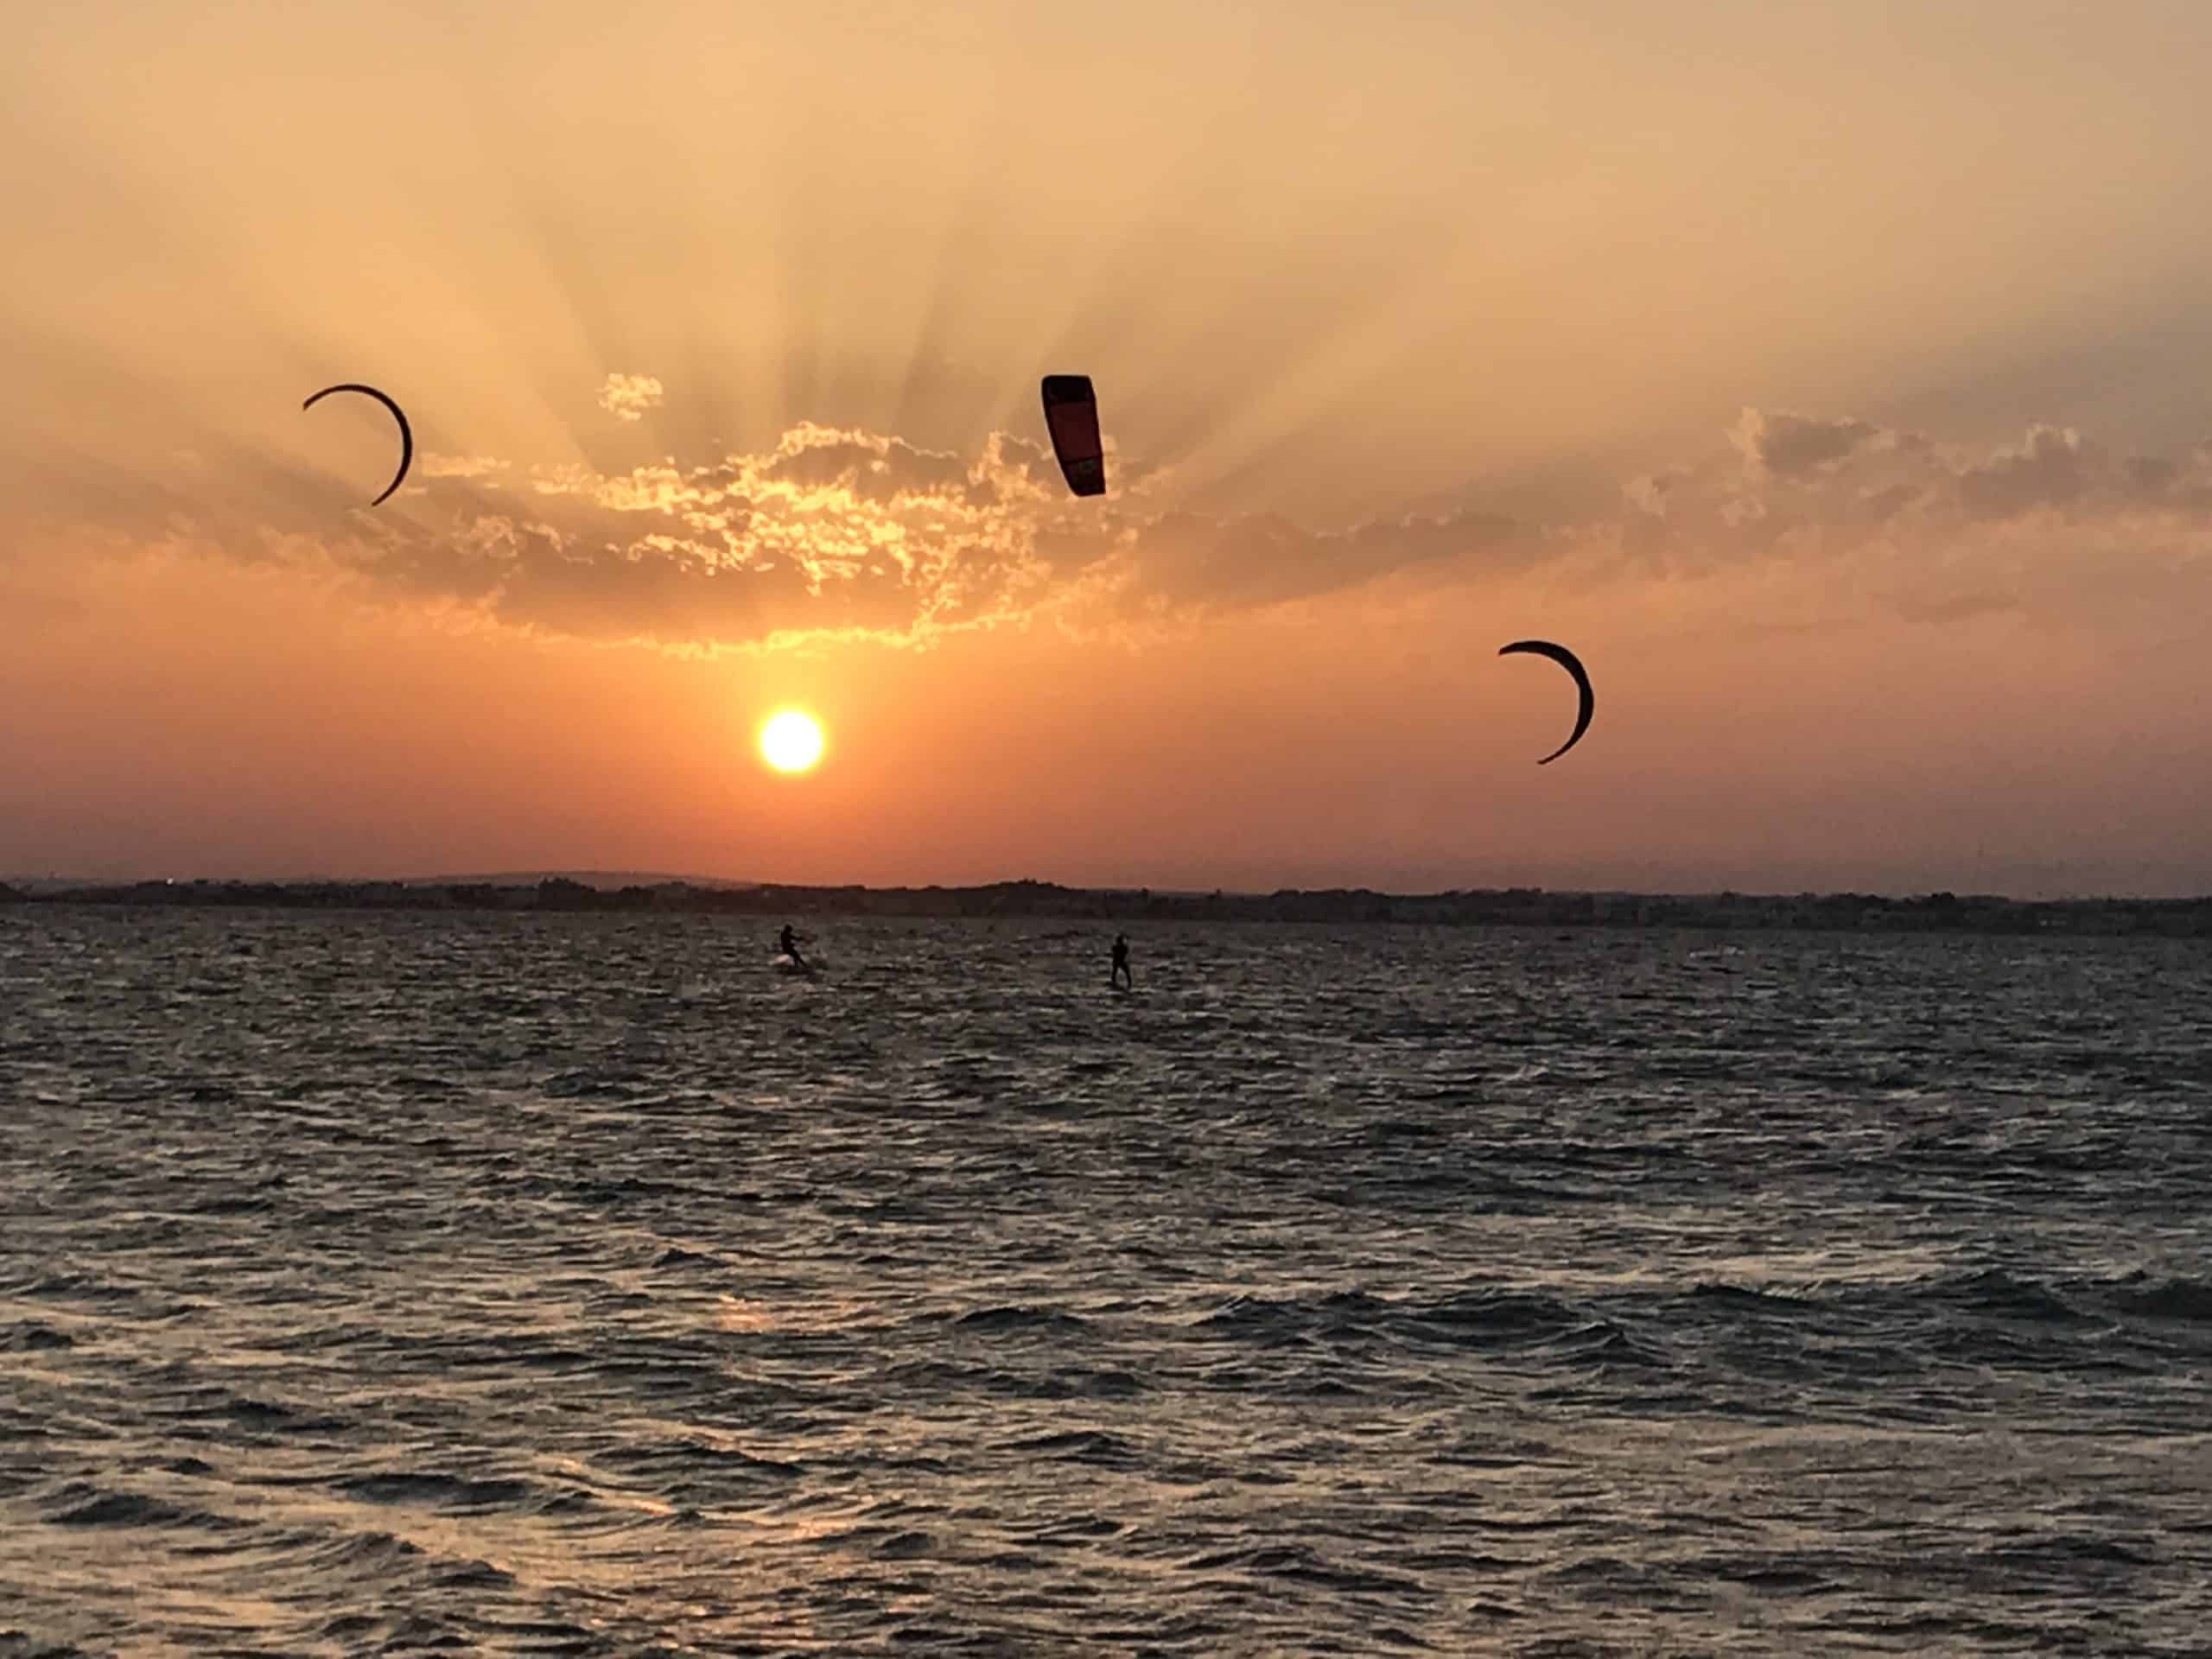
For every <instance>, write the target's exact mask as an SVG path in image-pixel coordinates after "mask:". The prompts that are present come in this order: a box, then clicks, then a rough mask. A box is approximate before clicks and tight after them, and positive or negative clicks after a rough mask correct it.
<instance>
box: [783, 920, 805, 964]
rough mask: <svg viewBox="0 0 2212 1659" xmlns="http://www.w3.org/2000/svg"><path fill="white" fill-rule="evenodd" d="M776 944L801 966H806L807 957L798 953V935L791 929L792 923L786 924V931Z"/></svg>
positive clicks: (793, 961)
mask: <svg viewBox="0 0 2212 1659" xmlns="http://www.w3.org/2000/svg"><path fill="white" fill-rule="evenodd" d="M776 944H777V946H778V948H779V949H780V950H782V951H783V953H784V954H785V956H787V957H790V958H791V961H792V963H795V964H796V965H797V966H798V967H801V968H804V967H805V966H806V958H805V957H802V956H801V955H799V953H798V934H796V933H794V932H792V931H791V924H790V923H789V922H785V924H784V931H783V932H782V933H781V934H780V935H779V937H778V938H777V940H776Z"/></svg>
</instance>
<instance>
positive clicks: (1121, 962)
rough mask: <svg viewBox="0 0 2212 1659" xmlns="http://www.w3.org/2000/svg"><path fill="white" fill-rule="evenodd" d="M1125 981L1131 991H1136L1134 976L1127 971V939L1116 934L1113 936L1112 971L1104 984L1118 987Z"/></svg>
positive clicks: (1122, 935)
mask: <svg viewBox="0 0 2212 1659" xmlns="http://www.w3.org/2000/svg"><path fill="white" fill-rule="evenodd" d="M1125 979H1126V980H1128V982H1129V988H1130V989H1131V990H1133V991H1134V990H1135V989H1136V988H1137V980H1136V976H1135V974H1133V973H1131V972H1130V971H1129V941H1128V937H1127V936H1126V935H1124V934H1120V933H1116V935H1115V936H1114V971H1113V974H1112V975H1111V976H1109V979H1108V980H1107V983H1108V984H1109V985H1115V986H1119V985H1120V984H1121V982H1122V981H1123V980H1125Z"/></svg>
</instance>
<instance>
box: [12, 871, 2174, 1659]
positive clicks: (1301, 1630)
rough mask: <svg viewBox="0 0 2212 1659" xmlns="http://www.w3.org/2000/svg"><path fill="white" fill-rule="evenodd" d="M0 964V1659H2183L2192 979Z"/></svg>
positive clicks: (260, 939)
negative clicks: (304, 1658) (1684, 1657)
mask: <svg viewBox="0 0 2212 1659" xmlns="http://www.w3.org/2000/svg"><path fill="white" fill-rule="evenodd" d="M811 926H812V927H813V930H814V931H815V932H816V934H817V937H818V938H819V940H820V942H821V943H820V947H819V948H820V950H822V952H823V955H824V957H826V958H827V960H828V964H829V966H828V971H827V972H826V974H825V975H824V976H823V977H822V978H820V979H818V980H816V981H812V982H809V981H804V980H799V979H792V978H785V977H782V976H777V975H774V974H772V973H771V972H769V971H768V968H767V956H768V950H769V948H770V947H769V944H768V941H767V937H766V932H767V930H764V929H763V928H761V927H760V925H757V924H753V923H750V922H741V921H725V920H720V919H713V918H536V917H493V916H480V917H467V916H462V917H454V916H434V915H423V916H397V917H390V916H365V915H362V916H354V915H332V916H315V915H300V914H292V913H286V914H252V913H234V914H194V913H192V912H68V911H59V910H56V911H46V910H22V909H19V910H16V911H14V912H0V1655H5V1656H19V1655H23V1654H42V1653H46V1652H49V1651H51V1652H54V1653H67V1652H73V1651H74V1652H85V1653H109V1652H115V1653H133V1654H136V1653H174V1654H187V1653H189V1654H195V1655H198V1654H213V1653H236V1654H243V1653H254V1654H261V1653H270V1654H274V1653H286V1654H297V1653H353V1652H385V1653H412V1652H432V1651H447V1652H470V1651H477V1652H486V1653H512V1654H522V1653H531V1654H578V1655H584V1654H678V1653H683V1654H691V1653H698V1654H738V1653H746V1654H752V1653H777V1652H797V1651H825V1652H836V1653H856V1652H870V1651H884V1652H890V1651H898V1652H902V1653H906V1652H936V1651H945V1652H969V1653H1010V1654H1027V1653H1047V1654H1058V1653H1076V1652H1102V1653H1103V1652H1112V1653H1161V1654H1166V1653H1174V1654H1207V1655H1220V1654H1258V1653H1276V1652H1315V1653H1319V1652H1338V1653H1363V1654H1364V1653H1392V1652H1442V1653H1462V1652H1490V1651H1495V1652H1502V1653H1527V1654H1546V1655H1559V1656H1564V1655H1580V1654H1610V1653H1631V1654H1643V1653H1691V1652H1695V1653H1703V1652H1713V1651H1745V1652H1761V1653H1776V1652H1795V1653H1803V1652H1849V1651H1854V1650H1872V1651H1883V1652H1897V1653H1906V1652H1933V1651H1942V1652H1952V1653H1957V1652H1998V1651H2053V1652H2081V1653H2091V1652H2098V1653H2107V1652H2108V1653H2136V1654H2155V1653H2172V1654H2180V1653H2185V1652H2186V1653H2201V1652H2202V1651H2204V1650H2205V1646H2206V1643H2207V1642H2208V1641H2212V1636H2208V1632H2212V1440H2208V1439H2207V1429H2208V1427H2212V1264H2208V1261H2207V1245H2208V1242H2212V1227H2208V1225H2207V1222H2206V1205H2207V1202H2208V1194H2212V1181H2209V1180H2208V1176H2212V953H2208V952H2207V951H2206V950H2204V949H2203V948H2202V947H2201V946H2194V945H2187V944H2160V943H2148V942H2132V941H2107V942H2100V941H2092V940H2068V941H2064V942H2051V943H2044V942H2041V941H2036V940H2019V939H1994V940H1972V939H1966V940H1960V939H1922V938H1859V937H1855V936H1844V935H1748V936H1739V937H1737V938H1733V939H1731V938H1722V937H1712V936H1700V935H1690V934H1669V933H1637V932H1628V931H1593V932H1579V933H1575V934H1573V935H1571V936H1567V937H1561V936H1557V935H1554V934H1553V933H1550V932H1548V931H1498V932H1477V931H1435V932H1430V931H1414V930H1388V929H1379V928H1378V929H1374V930H1370V931H1358V930H1355V931H1349V932H1338V933H1333V934H1332V933H1326V932H1323V931H1306V930H1300V929H1292V928H1266V927H1250V928H1221V929H1205V928H1197V927H1192V928H1182V929H1178V928H1166V927H1163V928H1159V929H1150V930H1145V931H1141V932H1140V933H1138V934H1137V936H1136V937H1135V946H1136V967H1137V974H1138V990H1137V992H1136V994H1135V995H1122V996H1116V995H1109V994H1108V993H1107V991H1106V988H1105V986H1104V980H1105V969H1106V963H1105V944H1106V937H1105V936H1104V935H1103V934H1101V933H1100V932H1099V931H1096V930H1088V929H1083V930H1078V929H1069V928H1065V927H1058V926H1054V925H1046V924H1023V925H1000V926H995V927H993V926H984V925H952V924H944V925H938V924H929V925H906V924H896V923H885V922H868V923H861V922H849V923H848V922H841V921H838V920H836V919H835V918H817V919H816V920H815V921H814V922H813V923H812V924H811Z"/></svg>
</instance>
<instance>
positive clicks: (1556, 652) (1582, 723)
mask: <svg viewBox="0 0 2212 1659" xmlns="http://www.w3.org/2000/svg"><path fill="white" fill-rule="evenodd" d="M1516 651H1521V652H1529V654H1531V655H1532V656H1536V657H1548V658H1551V659H1552V661H1554V662H1555V663H1557V664H1559V665H1560V667H1561V668H1563V669H1565V670H1566V671H1567V672H1568V673H1570V674H1572V675H1573V676H1574V689H1575V690H1577V691H1579V692H1580V693H1581V694H1582V707H1581V709H1580V711H1579V712H1578V713H1577V714H1576V715H1575V716H1574V732H1573V735H1572V736H1570V737H1569V738H1568V739H1567V741H1566V742H1564V743H1562V744H1560V746H1559V747H1557V748H1555V749H1554V750H1553V751H1552V752H1551V753H1549V754H1548V755H1546V756H1545V757H1544V758H1543V759H1542V760H1539V761H1537V762H1536V764H1537V765H1538V766H1549V765H1550V764H1551V763H1552V762H1553V761H1554V760H1558V759H1559V758H1560V756H1561V755H1562V754H1565V753H1567V751H1568V750H1569V749H1571V748H1573V747H1574V746H1575V745H1576V744H1577V743H1580V741H1582V734H1583V733H1585V732H1586V731H1588V730H1589V729H1590V712H1591V710H1592V709H1595V708H1596V707H1597V706H1598V698H1597V695H1596V694H1595V693H1594V692H1592V690H1590V677H1589V675H1587V674H1586V673H1585V672H1584V671H1583V669H1582V659H1581V658H1579V657H1577V656H1576V655H1575V654H1574V653H1573V652H1571V651H1569V650H1568V649H1567V647H1566V646H1565V645H1554V644H1552V642H1551V641H1550V640H1548V639H1516V640H1515V641H1514V642H1513V643H1512V644H1511V645H1500V646H1499V647H1498V648H1497V654H1498V655H1499V656H1501V657H1507V656H1510V655H1511V654H1512V653H1513V652H1516Z"/></svg>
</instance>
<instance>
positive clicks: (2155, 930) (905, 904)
mask: <svg viewBox="0 0 2212 1659" xmlns="http://www.w3.org/2000/svg"><path fill="white" fill-rule="evenodd" d="M54 905H77V906H161V907H164V908H188V909H235V908H248V907H251V908H260V909H279V910H405V911H504V912H549V913H553V912H559V913H570V912H605V913H611V914H624V913H663V914H717V915H741V916H803V915H821V914H838V915H847V916H902V917H917V918H923V917H935V918H982V919H1011V918H1057V919H1061V920H1069V921H1095V922H1100V923H1109V922H1110V923H1120V924H1126V923H1135V922H1147V921H1155V922H1157V921H1171V922H1172V921H1185V922H1262V923H1265V922H1277V923H1308V924H1316V923H1318V924H1336V925H1355V924H1370V923H1383V924H1397V925H1408V926H1428V927H1483V926H1493V927H1505V926H1538V927H1692V928H1712V929H1723V930H1758V929H1769V928H1800V929H1823V930H1832V929H1845V930H1866V931H1878V932H1933V933H1989V934H2021V933H2036V934H2045V933H2059V934H2075V935H2087V934H2094V935H2132V934H2148V935H2152V936H2157V937H2161V938H2206V937H2212V897H2207V898H2198V899H2005V898H1999V897H1996V896H1993V895H1983V894H1971V895H1960V894H1955V893H1928V894H1924V895H1922V896H1920V897H1917V898H1904V899H1899V898H1889V897H1885V896H1882V895H1878V894H1870V893H1797V894H1777V893H1694V894H1667V893H1583V892H1550V891H1547V890H1546V889H1544V888H1541V887H1503V888H1477V889H1466V890H1458V891H1453V892H1450V893H1376V892H1372V891H1370V890H1369V889H1366V888H1363V887H1357V888H1342V887H1338V888H1328V889H1321V890H1315V891H1306V890H1301V889H1295V888H1286V889H1284V890H1282V891H1281V892H1277V893H1166V892H1160V893H1155V892H1154V891H1152V890H1150V889H1148V888H1137V889H1124V888H1096V887H1060V886H1058V885H1057V884H1055V883H1052V882H1047V881H1000V882H994V883H991V884H989V885H988V886H984V887H857V886H854V887H792V886H781V885H776V884H771V883H762V884H759V885H754V886H736V885H724V884H715V885H705V884H702V883H699V882H694V881H677V880H664V881H652V882H643V883H632V884H630V885H627V886H622V887H612V886H609V887H595V886H592V885H589V884H588V883H585V882H582V881H576V880H569V879H568V878H566V877H551V878H548V879H545V880H537V881H528V880H524V881H513V880H505V881H503V880H472V881H436V882H414V881H133V882H124V883H112V884H86V885H82V886H64V885H51V886H48V885H41V887H38V888H36V889H32V890H25V889H23V888H21V887H9V886H7V885H5V884H0V906H9V907H14V906H54Z"/></svg>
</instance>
